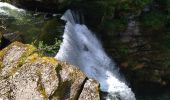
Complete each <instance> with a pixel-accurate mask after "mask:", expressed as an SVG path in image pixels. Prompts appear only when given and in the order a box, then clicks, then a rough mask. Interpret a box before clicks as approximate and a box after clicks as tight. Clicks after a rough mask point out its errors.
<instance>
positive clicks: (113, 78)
mask: <svg viewBox="0 0 170 100" xmlns="http://www.w3.org/2000/svg"><path fill="white" fill-rule="evenodd" d="M76 16H77V15H74V14H72V12H71V11H70V10H67V11H66V13H65V14H64V15H63V16H62V18H61V19H63V20H65V21H66V25H65V30H64V35H63V43H62V44H61V46H60V50H59V52H58V53H57V55H56V58H57V59H59V60H62V61H66V62H69V63H71V64H73V65H76V66H78V67H79V68H80V69H81V70H82V71H83V72H84V73H85V74H86V75H87V76H88V77H90V78H94V79H96V80H98V81H99V83H100V87H101V90H102V91H104V92H108V96H107V97H106V99H107V100H136V99H135V95H134V93H133V92H132V91H131V89H130V88H129V87H128V86H127V84H126V82H125V81H124V80H123V78H122V77H121V75H120V74H119V69H118V67H116V66H115V63H114V62H113V61H112V60H111V59H110V58H109V57H108V56H107V54H106V53H105V52H104V50H103V48H102V46H101V43H100V42H99V41H98V40H97V38H96V36H95V35H94V34H93V33H92V32H91V31H90V30H89V29H88V28H87V27H86V26H85V25H83V24H79V23H78V21H77V20H75V18H77V17H76Z"/></svg>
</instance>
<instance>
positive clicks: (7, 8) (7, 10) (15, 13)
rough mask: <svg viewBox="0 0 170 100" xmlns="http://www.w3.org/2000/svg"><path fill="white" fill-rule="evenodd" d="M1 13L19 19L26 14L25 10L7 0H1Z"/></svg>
mask: <svg viewBox="0 0 170 100" xmlns="http://www.w3.org/2000/svg"><path fill="white" fill-rule="evenodd" d="M0 15H3V16H8V17H14V18H17V19H19V18H20V17H22V16H24V15H25V10H23V9H20V8H17V7H15V6H13V5H11V4H9V3H6V2H0Z"/></svg>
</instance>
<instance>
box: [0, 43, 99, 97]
mask: <svg viewBox="0 0 170 100" xmlns="http://www.w3.org/2000/svg"><path fill="white" fill-rule="evenodd" d="M99 97H100V96H99V84H98V83H97V82H96V81H95V80H93V79H88V78H87V77H86V76H85V75H84V74H83V73H82V72H81V71H80V70H79V69H77V68H76V67H74V66H72V65H69V64H66V63H64V62H60V61H57V60H55V59H54V58H49V57H40V56H39V55H38V53H37V52H36V48H34V47H33V46H31V45H24V44H21V43H19V42H15V43H12V44H11V45H10V46H8V47H6V48H5V49H3V50H2V51H0V99H3V100H30V99H31V100H48V99H49V100H66V99H67V100H78V99H79V100H100V98H99Z"/></svg>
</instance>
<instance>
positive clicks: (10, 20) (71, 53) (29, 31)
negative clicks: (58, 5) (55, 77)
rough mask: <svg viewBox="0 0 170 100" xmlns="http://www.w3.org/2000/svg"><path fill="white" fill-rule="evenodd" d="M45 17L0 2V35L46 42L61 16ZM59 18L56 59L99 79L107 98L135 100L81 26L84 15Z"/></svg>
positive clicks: (150, 99) (146, 98)
mask: <svg viewBox="0 0 170 100" xmlns="http://www.w3.org/2000/svg"><path fill="white" fill-rule="evenodd" d="M47 15H49V14H48V13H43V12H30V11H25V10H24V9H20V8H17V7H15V6H13V5H11V4H8V3H3V2H0V32H2V33H4V34H3V36H4V37H5V38H7V39H8V38H12V39H14V40H18V39H15V38H18V36H21V39H22V40H23V41H22V42H24V43H31V42H32V41H34V39H40V38H41V37H45V40H47V41H46V43H48V42H49V41H52V40H53V39H54V38H55V36H56V37H59V36H57V35H60V34H59V33H61V32H62V30H63V27H62V24H59V20H60V19H59V17H60V16H58V15H57V16H56V14H54V16H52V17H46V16H47ZM50 15H51V14H50ZM52 15H53V14H52ZM56 17H57V18H56ZM62 19H63V20H65V21H66V22H67V23H66V25H65V31H64V35H63V43H62V45H61V47H60V50H59V52H58V54H57V55H56V58H57V59H60V60H62V61H67V62H69V63H71V64H74V65H76V66H78V67H79V68H80V69H81V70H82V71H84V72H85V73H86V75H87V76H88V77H90V78H95V79H96V80H98V81H99V82H100V85H101V90H102V91H104V92H108V93H109V94H108V96H107V97H106V99H108V100H109V99H110V100H135V96H134V93H133V92H132V91H131V89H130V88H129V87H128V86H127V85H126V81H125V80H124V79H123V77H122V76H121V75H120V73H119V69H118V67H117V66H116V65H115V63H114V62H113V61H112V60H111V59H110V58H109V57H108V56H107V54H106V53H105V52H104V50H103V48H102V46H101V44H100V42H99V41H98V40H97V38H96V36H95V35H94V34H93V33H92V32H91V31H90V30H89V29H88V28H87V27H86V26H85V25H83V24H80V23H83V20H82V19H83V16H80V17H79V15H78V14H77V13H74V14H73V13H72V12H71V11H67V12H66V13H65V14H64V15H63V17H62ZM79 21H81V22H79ZM46 37H48V38H46ZM10 40H11V39H10ZM42 40H43V41H44V39H42ZM48 40H49V41H48ZM169 94H170V91H168V92H166V91H165V92H163V93H160V94H154V95H150V94H148V95H146V94H144V93H140V94H138V95H136V96H137V100H170V96H169Z"/></svg>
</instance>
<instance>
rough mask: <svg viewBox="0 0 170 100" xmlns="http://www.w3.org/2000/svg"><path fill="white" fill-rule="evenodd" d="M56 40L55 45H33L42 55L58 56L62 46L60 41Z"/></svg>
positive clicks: (42, 43)
mask: <svg viewBox="0 0 170 100" xmlns="http://www.w3.org/2000/svg"><path fill="white" fill-rule="evenodd" d="M55 40H56V41H55V43H54V44H53V45H47V44H45V43H44V42H43V41H39V42H38V43H37V42H36V41H35V42H34V43H32V44H33V45H34V46H36V47H37V48H38V51H40V53H42V54H45V55H52V56H53V55H56V54H57V52H58V50H59V48H60V44H61V41H60V40H58V39H55Z"/></svg>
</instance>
